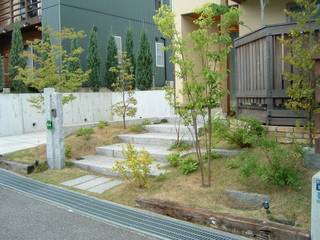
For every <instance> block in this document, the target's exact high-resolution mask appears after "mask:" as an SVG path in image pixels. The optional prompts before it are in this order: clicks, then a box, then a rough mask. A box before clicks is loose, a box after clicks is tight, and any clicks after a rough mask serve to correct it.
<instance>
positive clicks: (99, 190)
mask: <svg viewBox="0 0 320 240" xmlns="http://www.w3.org/2000/svg"><path fill="white" fill-rule="evenodd" d="M122 183H123V182H122V181H120V180H117V179H115V180H111V181H109V182H106V183H103V184H101V185H98V186H96V187H93V188H90V189H88V190H87V191H88V192H93V193H99V194H101V193H104V192H105V191H107V190H109V189H111V188H114V187H116V186H118V185H120V184H122Z"/></svg>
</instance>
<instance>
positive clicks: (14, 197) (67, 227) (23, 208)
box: [0, 186, 154, 240]
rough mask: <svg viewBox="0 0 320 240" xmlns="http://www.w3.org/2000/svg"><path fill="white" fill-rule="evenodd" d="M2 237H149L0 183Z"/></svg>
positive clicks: (12, 239) (17, 239)
mask: <svg viewBox="0 0 320 240" xmlns="http://www.w3.org/2000/svg"><path fill="white" fill-rule="evenodd" d="M0 239H1V240H100V239H103V240H151V239H154V238H151V237H147V236H144V235H142V234H140V233H136V232H133V231H130V230H127V229H126V228H121V227H118V226H114V225H112V224H109V223H105V222H102V221H101V222H100V221H98V220H96V219H92V218H89V217H86V216H82V215H79V214H77V213H74V212H70V211H68V209H64V208H60V207H57V206H54V205H52V204H50V203H47V202H43V201H40V200H38V199H34V198H32V197H29V196H27V195H24V194H22V193H19V192H16V191H13V190H9V189H5V188H3V187H1V186H0Z"/></svg>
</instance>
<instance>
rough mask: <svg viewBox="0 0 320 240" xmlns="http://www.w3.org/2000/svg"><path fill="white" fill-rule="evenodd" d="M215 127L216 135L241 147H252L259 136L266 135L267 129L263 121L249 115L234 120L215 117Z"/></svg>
mask: <svg viewBox="0 0 320 240" xmlns="http://www.w3.org/2000/svg"><path fill="white" fill-rule="evenodd" d="M213 129H214V136H215V137H217V138H218V139H219V140H222V139H224V140H226V141H227V142H229V143H230V144H236V145H238V146H239V147H241V148H249V147H252V146H253V144H254V143H255V142H256V140H257V138H259V137H262V136H264V135H265V129H264V127H263V126H262V125H261V123H260V122H259V121H258V120H256V119H254V118H249V117H242V118H240V119H239V120H233V121H226V120H221V119H215V120H214V121H213Z"/></svg>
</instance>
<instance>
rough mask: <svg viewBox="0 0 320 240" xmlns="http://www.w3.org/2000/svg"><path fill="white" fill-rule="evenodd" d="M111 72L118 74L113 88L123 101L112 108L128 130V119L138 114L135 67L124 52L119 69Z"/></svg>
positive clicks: (113, 69)
mask: <svg viewBox="0 0 320 240" xmlns="http://www.w3.org/2000/svg"><path fill="white" fill-rule="evenodd" d="M110 71H111V72H114V73H116V74H117V76H118V77H117V81H116V82H115V83H114V84H113V88H114V89H115V90H116V91H118V92H119V93H120V94H121V101H120V102H117V103H116V104H114V105H113V106H112V111H113V112H114V113H115V114H116V115H117V116H120V117H122V120H123V128H126V117H127V116H128V117H134V116H135V115H136V112H137V108H136V107H135V106H136V105H137V100H136V99H135V98H134V90H133V88H132V83H133V81H134V75H133V72H132V71H133V67H132V63H131V60H130V59H129V58H128V56H127V54H126V53H125V52H124V53H123V54H122V58H121V62H120V63H119V65H118V67H116V68H115V67H113V68H111V69H110Z"/></svg>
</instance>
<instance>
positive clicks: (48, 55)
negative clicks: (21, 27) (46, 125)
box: [16, 28, 90, 109]
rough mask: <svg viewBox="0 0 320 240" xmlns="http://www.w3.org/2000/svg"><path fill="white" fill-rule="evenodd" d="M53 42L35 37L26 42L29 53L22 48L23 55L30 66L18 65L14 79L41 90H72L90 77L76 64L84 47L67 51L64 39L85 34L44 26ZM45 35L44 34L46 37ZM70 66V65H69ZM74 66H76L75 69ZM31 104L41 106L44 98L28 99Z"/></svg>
mask: <svg viewBox="0 0 320 240" xmlns="http://www.w3.org/2000/svg"><path fill="white" fill-rule="evenodd" d="M43 31H45V35H46V34H48V35H49V36H50V38H51V39H52V41H47V40H45V39H44V40H40V39H36V40H33V41H31V42H27V44H28V45H29V46H30V47H31V48H32V49H33V51H32V52H29V51H24V52H23V56H24V57H26V58H29V59H31V60H32V61H33V63H34V64H33V66H26V67H19V68H18V69H17V70H18V72H17V76H16V79H19V80H21V81H22V82H23V83H24V84H25V85H26V86H28V87H31V88H33V89H36V90H37V91H38V92H40V93H42V92H43V89H44V88H49V87H52V88H55V89H56V90H57V91H59V92H74V91H76V90H77V89H78V88H79V87H81V85H82V83H83V82H85V81H87V80H88V78H89V73H90V71H84V70H83V69H82V68H81V66H80V65H78V62H79V59H80V56H81V54H82V53H83V49H82V48H81V47H77V48H74V49H71V50H70V51H67V50H66V49H64V47H63V42H70V41H74V40H75V39H82V38H84V37H85V34H84V33H83V32H82V31H80V32H76V31H74V30H73V29H69V28H65V29H63V30H62V31H61V32H53V31H51V30H49V29H43ZM45 35H44V36H45ZM70 66H73V67H72V68H71V67H70ZM74 66H78V67H77V68H75V67H74ZM73 99H74V97H73V96H72V95H69V96H64V98H63V102H64V103H67V102H68V101H71V100H73ZM30 102H31V104H32V106H34V107H36V108H38V109H41V108H42V105H43V97H42V96H40V97H35V98H32V99H30Z"/></svg>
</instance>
